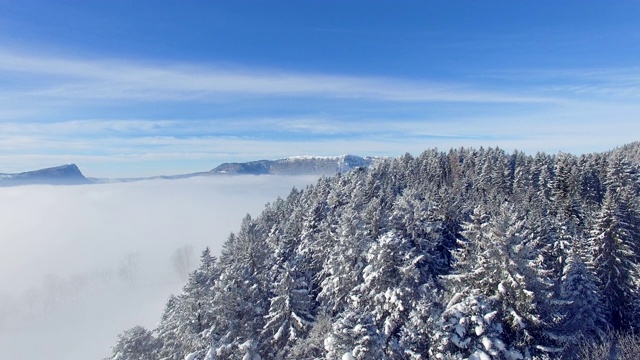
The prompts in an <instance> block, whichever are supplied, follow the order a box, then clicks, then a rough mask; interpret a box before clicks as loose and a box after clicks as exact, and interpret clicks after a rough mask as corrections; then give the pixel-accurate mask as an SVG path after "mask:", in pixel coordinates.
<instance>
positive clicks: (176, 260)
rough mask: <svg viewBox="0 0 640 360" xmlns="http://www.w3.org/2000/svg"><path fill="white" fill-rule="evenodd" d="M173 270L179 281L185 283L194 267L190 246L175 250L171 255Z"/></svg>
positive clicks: (191, 247)
mask: <svg viewBox="0 0 640 360" xmlns="http://www.w3.org/2000/svg"><path fill="white" fill-rule="evenodd" d="M171 262H172V264H173V269H174V270H175V271H176V274H177V275H178V277H179V278H180V280H181V281H186V280H187V277H188V275H189V272H190V271H191V270H192V268H193V265H194V259H193V246H191V245H190V244H188V245H185V246H181V247H179V248H177V249H176V250H175V251H174V252H173V255H171Z"/></svg>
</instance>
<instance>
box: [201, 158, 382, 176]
mask: <svg viewBox="0 0 640 360" xmlns="http://www.w3.org/2000/svg"><path fill="white" fill-rule="evenodd" d="M374 160H375V158H373V157H360V156H355V155H342V156H330V157H327V156H296V157H290V158H286V159H278V160H259V161H250V162H244V163H224V164H222V165H220V166H218V167H216V168H215V169H213V170H211V171H210V172H209V174H211V175H333V174H336V173H344V172H347V171H349V170H352V169H355V168H357V167H368V166H369V165H371V163H372V162H373V161H374Z"/></svg>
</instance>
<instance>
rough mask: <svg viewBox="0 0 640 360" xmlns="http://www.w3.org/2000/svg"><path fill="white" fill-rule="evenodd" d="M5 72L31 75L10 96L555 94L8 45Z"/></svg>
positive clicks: (1, 59) (454, 98) (461, 97)
mask: <svg viewBox="0 0 640 360" xmlns="http://www.w3.org/2000/svg"><path fill="white" fill-rule="evenodd" d="M0 73H4V74H5V75H4V76H7V74H12V75H15V74H22V76H28V77H29V78H30V81H29V82H28V85H24V86H20V87H17V88H16V87H13V88H12V87H11V86H5V87H4V89H3V90H2V93H3V95H4V96H5V97H8V98H10V99H11V98H19V99H22V100H24V99H25V98H26V97H35V98H39V99H48V100H57V101H62V100H67V101H72V100H73V101H79V100H85V101H87V100H104V101H110V100H125V101H162V100H173V101H185V100H207V101H211V100H214V101H215V100H221V99H224V98H227V97H228V96H295V97H298V96H314V97H318V96H319V97H327V98H343V99H374V100H384V101H401V102H416V101H417V102H474V103H475V102H489V103H502V102H507V103H509V102H546V101H550V99H545V98H542V97H534V96H525V95H517V94H514V93H512V92H503V93H501V92H491V91H484V90H479V89H477V88H473V87H471V86H469V85H466V84H456V83H446V82H444V83H440V82H418V81H408V80H399V79H392V78H380V77H354V76H340V75H323V74H305V73H294V72H287V71H278V70H272V69H270V70H267V69H262V70H260V69H257V70H256V69H244V68H238V67H235V68H233V67H227V68H222V67H219V66H204V65H199V66H193V65H191V66H185V65H180V64H178V65H174V64H143V63H134V62H127V61H120V60H95V59H70V58H60V57H45V56H41V55H33V54H26V53H15V52H14V53H12V52H9V51H1V52H0ZM36 79H40V80H36Z"/></svg>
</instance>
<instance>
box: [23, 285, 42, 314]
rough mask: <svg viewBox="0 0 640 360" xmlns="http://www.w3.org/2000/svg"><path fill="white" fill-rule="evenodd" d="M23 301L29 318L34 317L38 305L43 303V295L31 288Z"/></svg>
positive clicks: (25, 293)
mask: <svg viewBox="0 0 640 360" xmlns="http://www.w3.org/2000/svg"><path fill="white" fill-rule="evenodd" d="M22 301H23V303H24V305H25V308H26V311H27V316H28V317H30V318H31V317H34V316H35V315H36V309H37V307H38V304H39V303H40V302H42V299H41V293H40V292H39V291H38V290H37V289H36V288H34V287H31V288H29V289H28V290H27V291H25V292H24V293H23V294H22Z"/></svg>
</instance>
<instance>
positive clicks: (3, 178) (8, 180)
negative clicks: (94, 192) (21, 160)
mask: <svg viewBox="0 0 640 360" xmlns="http://www.w3.org/2000/svg"><path fill="white" fill-rule="evenodd" d="M90 182H91V181H90V180H89V179H87V178H86V177H84V175H82V172H81V171H80V169H78V167H77V166H76V165H75V164H68V165H62V166H56V167H50V168H46V169H40V170H35V171H27V172H22V173H16V174H2V173H0V186H16V185H31V184H51V185H76V184H88V183H90Z"/></svg>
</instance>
